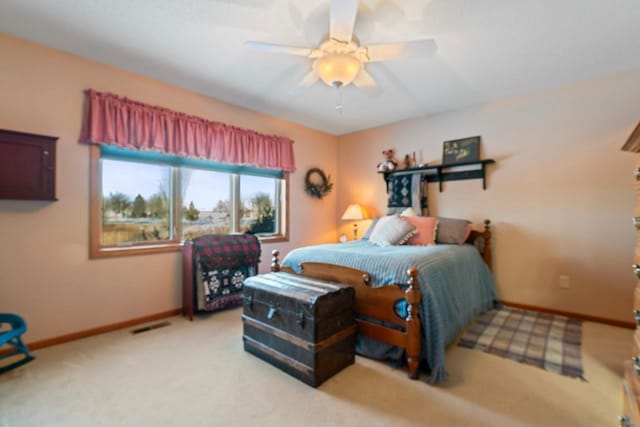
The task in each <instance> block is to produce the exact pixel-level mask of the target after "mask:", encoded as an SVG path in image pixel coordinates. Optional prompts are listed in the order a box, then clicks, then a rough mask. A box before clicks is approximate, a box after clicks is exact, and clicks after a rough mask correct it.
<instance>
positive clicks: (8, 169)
mask: <svg viewBox="0 0 640 427" xmlns="http://www.w3.org/2000/svg"><path fill="white" fill-rule="evenodd" d="M57 140H58V138H57V137H53V136H44V135H35V134H31V133H24V132H15V131H10V130H2V129H0V199H12V200H50V201H53V200H57V199H56V142H57Z"/></svg>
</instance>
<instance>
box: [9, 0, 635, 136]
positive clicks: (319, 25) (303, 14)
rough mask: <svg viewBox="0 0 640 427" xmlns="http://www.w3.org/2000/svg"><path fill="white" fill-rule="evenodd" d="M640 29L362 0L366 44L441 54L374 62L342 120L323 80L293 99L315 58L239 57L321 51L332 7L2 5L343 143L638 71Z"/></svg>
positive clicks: (594, 10) (589, 16)
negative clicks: (362, 134)
mask: <svg viewBox="0 0 640 427" xmlns="http://www.w3.org/2000/svg"><path fill="white" fill-rule="evenodd" d="M638 23H640V1H638V0H615V1H611V0H561V1H558V0H535V1H534V0H522V1H514V0H486V1H477V0H431V1H428V0H426V1H412V0H378V1H375V0H363V1H361V2H360V10H359V13H358V17H357V20H356V26H355V35H356V36H357V37H358V39H359V40H360V42H361V43H362V44H363V45H368V44H375V43H384V42H394V41H395V42H397V41H405V40H412V39H420V38H433V39H435V41H436V42H437V45H438V51H437V53H436V55H435V57H433V58H430V59H404V60H397V61H393V62H386V63H376V64H368V65H367V70H368V71H369V72H370V73H371V74H372V75H373V76H374V77H375V79H376V81H377V82H378V84H379V86H380V88H381V89H382V91H381V92H380V93H379V94H377V95H375V96H371V95H369V94H366V93H364V92H362V91H360V90H358V89H356V88H355V87H353V86H348V87H346V88H345V89H344V92H343V103H344V112H343V113H342V114H338V112H337V111H336V110H335V98H336V93H335V90H334V89H332V88H330V87H328V86H326V85H324V84H323V83H321V82H319V83H316V85H314V86H313V87H311V88H310V89H308V90H306V91H304V92H302V93H301V94H298V95H291V94H289V93H288V91H289V89H291V88H292V87H294V86H295V85H296V83H297V82H298V81H299V80H301V79H302V78H303V77H304V75H305V74H306V73H307V72H308V71H309V70H310V66H311V62H310V60H308V59H306V58H301V57H293V56H284V55H274V54H267V53H262V52H256V51H249V50H247V49H245V48H244V47H243V43H244V42H245V41H247V40H255V41H265V42H271V43H281V44H287V45H294V46H302V47H315V46H316V45H318V44H319V43H320V42H321V41H323V40H324V39H325V38H326V36H327V33H328V28H329V1H328V0H298V1H294V0H215V1H213V0H181V1H178V0H135V1H130V0H56V1H43V0H3V1H2V2H0V31H2V32H6V33H9V34H13V35H16V36H18V37H22V38H25V39H29V40H32V41H35V42H38V43H42V44H45V45H49V46H52V47H55V48H58V49H61V50H65V51H68V52H72V53H75V54H78V55H81V56H84V57H87V58H90V59H93V60H97V61H100V62H103V63H106V64H110V65H113V66H116V67H120V68H123V69H126V70H129V71H132V72H135V73H139V74H142V75H146V76H149V77H152V78H156V79H159V80H161V81H164V82H167V83H170V84H173V85H176V86H180V87H184V88H187V89H191V90H194V91H197V92H200V93H203V94H206V95H209V96H212V97H215V98H218V99H221V100H224V101H227V102H230V103H233V104H236V105H240V106H243V107H246V108H249V109H252V110H257V111H261V112H265V113H268V114H272V115H275V116H278V117H282V118H285V119H288V120H291V121H293V122H297V123H300V124H303V125H306V126H309V127H312V128H316V129H319V130H322V131H325V132H328V133H331V134H335V135H342V134H346V133H351V132H354V131H358V130H362V129H367V128H371V127H376V126H381V125H384V124H388V123H392V122H395V121H399V120H403V119H407V118H411V117H416V116H423V115H429V114H435V113H438V112H442V111H448V110H454V109H458V108H461V107H464V106H468V105H473V104H478V103H482V102H486V101H489V100H492V99H497V98H502V97H506V96H511V95H515V94H521V93H527V92H531V91H535V90H539V89H543V88H548V87H554V86H558V85H561V84H565V83H569V82H573V81H577V80H585V79H590V78H594V77H597V76H600V75H605V74H610V73H615V72H621V71H628V70H632V69H640V25H639V24H638Z"/></svg>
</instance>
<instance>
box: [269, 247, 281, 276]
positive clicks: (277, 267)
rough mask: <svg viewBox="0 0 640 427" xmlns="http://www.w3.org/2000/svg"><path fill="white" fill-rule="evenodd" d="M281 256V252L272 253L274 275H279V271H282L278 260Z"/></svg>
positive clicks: (273, 251)
mask: <svg viewBox="0 0 640 427" xmlns="http://www.w3.org/2000/svg"><path fill="white" fill-rule="evenodd" d="M279 255H280V251H279V250H277V249H274V250H272V251H271V272H272V273H277V272H278V271H280V260H279V259H278V256H279Z"/></svg>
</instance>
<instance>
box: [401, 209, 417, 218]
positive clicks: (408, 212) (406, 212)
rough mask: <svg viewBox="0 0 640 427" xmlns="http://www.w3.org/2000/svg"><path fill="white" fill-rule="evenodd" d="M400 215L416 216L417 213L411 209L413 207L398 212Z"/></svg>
mask: <svg viewBox="0 0 640 427" xmlns="http://www.w3.org/2000/svg"><path fill="white" fill-rule="evenodd" d="M400 216H418V214H417V213H416V211H414V210H413V208H407V209H405V210H403V211H402V213H400Z"/></svg>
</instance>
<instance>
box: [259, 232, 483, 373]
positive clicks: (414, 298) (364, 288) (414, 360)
mask: <svg viewBox="0 0 640 427" xmlns="http://www.w3.org/2000/svg"><path fill="white" fill-rule="evenodd" d="M490 224H491V221H489V220H488V219H487V220H485V221H484V231H476V230H474V231H472V232H471V235H470V236H469V238H468V239H467V241H466V242H465V243H469V244H472V245H474V246H475V247H476V248H477V249H478V250H479V251H480V252H481V253H480V254H481V256H482V259H483V260H484V262H485V263H486V264H487V267H489V270H491V269H492V258H491V229H490ZM479 238H482V239H483V240H484V241H483V242H482V244H481V246H478V245H476V241H477V239H479ZM279 255H280V251H278V250H277V249H274V250H273V251H272V256H273V258H272V260H271V271H272V272H278V271H283V272H287V273H292V274H298V273H296V272H295V271H294V270H293V269H291V268H289V267H281V266H280V260H279ZM300 268H301V269H302V271H301V272H300V273H299V274H300V275H302V276H307V277H313V278H316V279H320V280H326V281H330V282H338V283H343V284H346V285H350V286H353V287H354V288H355V291H356V307H355V311H356V313H357V314H358V315H360V316H364V317H366V318H373V319H376V320H381V321H384V322H388V323H390V324H392V325H395V326H398V327H400V328H401V329H395V328H390V327H387V326H382V325H380V324H377V323H373V322H371V321H368V320H365V319H362V318H359V319H357V320H356V322H357V324H358V333H359V334H362V335H365V336H368V337H371V338H374V339H376V340H378V341H382V342H385V343H389V344H392V345H395V346H398V347H401V348H403V349H404V350H405V351H406V354H407V365H408V367H409V377H410V378H412V379H416V378H418V364H419V361H420V348H421V345H422V334H421V332H420V328H421V323H420V311H419V308H418V304H420V299H421V295H420V289H419V287H418V280H417V279H416V278H417V276H418V270H417V269H415V268H410V269H409V270H408V271H407V275H408V276H409V279H408V280H407V285H408V287H407V288H406V289H402V288H401V287H400V286H397V285H396V286H381V287H377V288H372V287H371V286H369V281H370V280H371V276H370V275H369V273H367V272H366V271H362V270H358V269H355V268H351V267H345V266H342V265H335V264H325V263H318V262H303V263H302V264H301V265H300ZM402 299H405V300H406V302H407V316H406V317H405V318H404V319H403V318H401V317H400V316H398V315H397V314H396V311H395V304H396V302H397V301H398V300H402Z"/></svg>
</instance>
